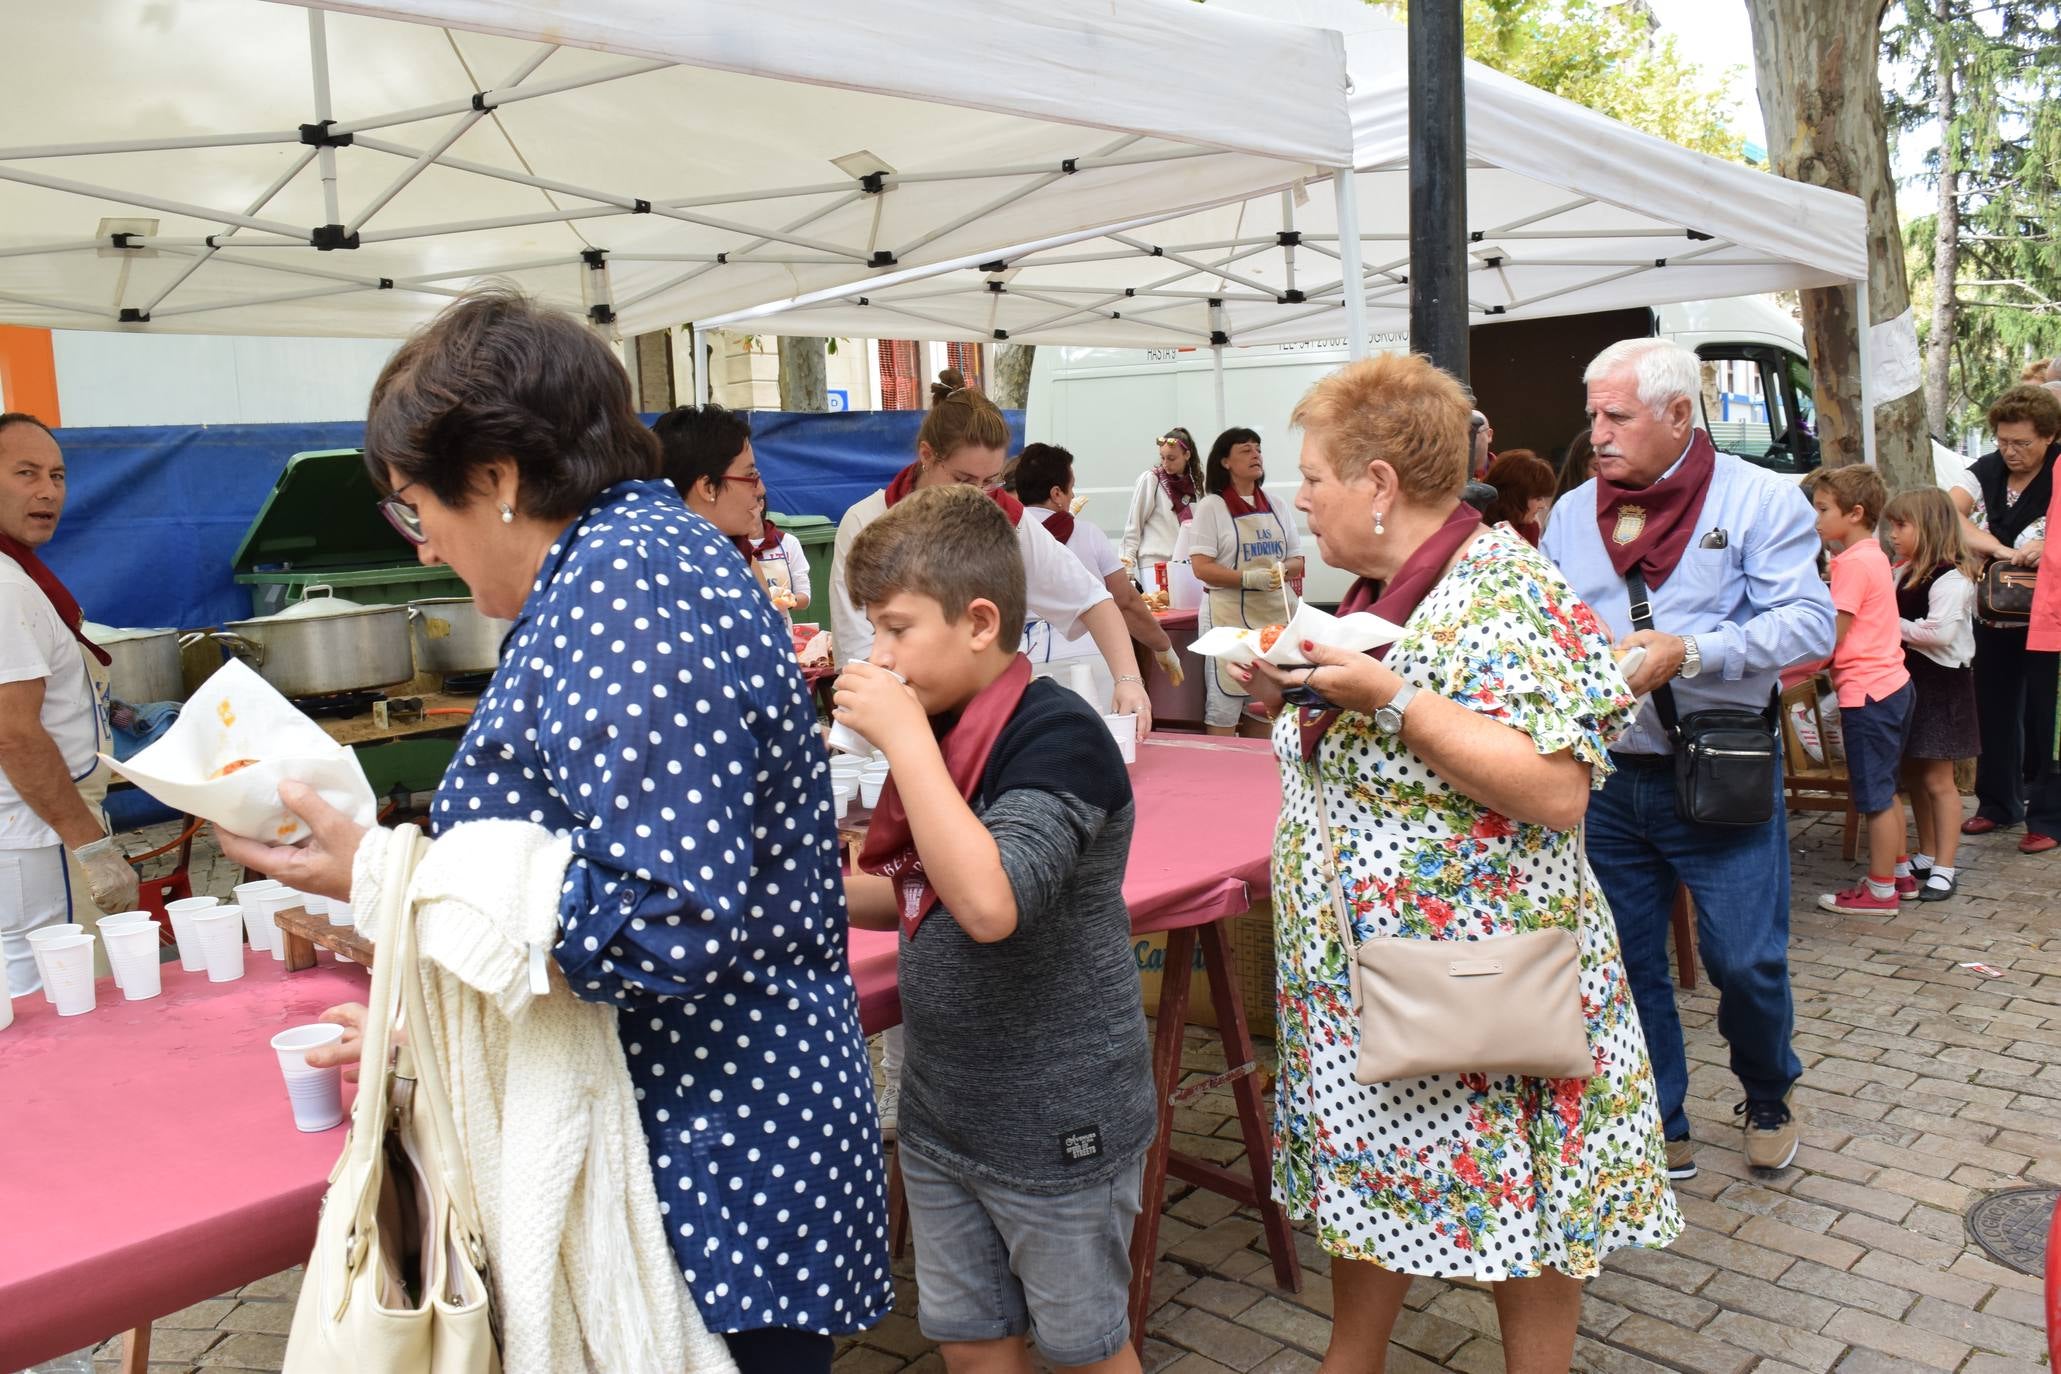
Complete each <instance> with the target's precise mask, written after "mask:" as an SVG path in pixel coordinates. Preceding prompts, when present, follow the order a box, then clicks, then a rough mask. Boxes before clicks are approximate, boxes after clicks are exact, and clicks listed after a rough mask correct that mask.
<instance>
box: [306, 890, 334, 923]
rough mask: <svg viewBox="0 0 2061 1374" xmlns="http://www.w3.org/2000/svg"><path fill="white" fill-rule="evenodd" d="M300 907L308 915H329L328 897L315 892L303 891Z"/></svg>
mask: <svg viewBox="0 0 2061 1374" xmlns="http://www.w3.org/2000/svg"><path fill="white" fill-rule="evenodd" d="M301 909H302V910H303V911H305V912H307V913H308V914H309V915H310V916H321V917H325V918H326V917H327V916H328V915H329V899H328V898H327V897H324V896H321V895H319V894H317V893H313V892H303V893H302V894H301Z"/></svg>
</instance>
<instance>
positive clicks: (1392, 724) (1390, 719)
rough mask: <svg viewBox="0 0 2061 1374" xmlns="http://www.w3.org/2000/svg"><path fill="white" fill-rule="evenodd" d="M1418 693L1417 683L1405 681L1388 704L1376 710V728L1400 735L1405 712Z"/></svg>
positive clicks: (1388, 733) (1382, 731) (1386, 732)
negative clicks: (1411, 699)
mask: <svg viewBox="0 0 2061 1374" xmlns="http://www.w3.org/2000/svg"><path fill="white" fill-rule="evenodd" d="M1416 695H1417V686H1416V684H1415V683H1411V682H1405V683H1404V684H1403V685H1402V686H1401V687H1399V688H1397V689H1396V694H1395V695H1394V696H1392V697H1390V698H1389V699H1388V705H1386V706H1382V707H1378V708H1377V709H1376V710H1375V712H1374V728H1375V729H1376V730H1379V731H1380V732H1381V733H1382V734H1384V735H1400V734H1401V733H1402V732H1403V712H1405V711H1407V710H1409V709H1410V698H1412V697H1414V696H1416Z"/></svg>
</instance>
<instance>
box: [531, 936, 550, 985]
mask: <svg viewBox="0 0 2061 1374" xmlns="http://www.w3.org/2000/svg"><path fill="white" fill-rule="evenodd" d="M550 957H551V947H550V946H549V945H547V944H546V943H545V942H544V941H542V940H532V941H530V995H531V996H532V997H547V996H549V995H550V993H551V966H550V965H549V964H548V963H546V962H545V961H546V960H548V959H549V958H550Z"/></svg>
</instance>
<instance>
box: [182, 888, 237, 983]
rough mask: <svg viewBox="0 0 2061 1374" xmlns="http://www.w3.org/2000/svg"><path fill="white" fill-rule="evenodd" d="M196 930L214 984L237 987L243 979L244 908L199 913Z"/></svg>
mask: <svg viewBox="0 0 2061 1374" xmlns="http://www.w3.org/2000/svg"><path fill="white" fill-rule="evenodd" d="M193 928H194V933H195V934H196V935H197V936H198V937H199V943H200V948H201V952H202V954H203V956H204V958H205V962H204V963H203V965H202V967H204V968H205V969H206V970H207V974H208V981H209V982H210V983H233V982H235V981H236V980H237V979H239V978H241V977H243V908H241V907H234V906H218V907H215V908H214V909H213V910H211V911H200V912H195V913H194V915H193Z"/></svg>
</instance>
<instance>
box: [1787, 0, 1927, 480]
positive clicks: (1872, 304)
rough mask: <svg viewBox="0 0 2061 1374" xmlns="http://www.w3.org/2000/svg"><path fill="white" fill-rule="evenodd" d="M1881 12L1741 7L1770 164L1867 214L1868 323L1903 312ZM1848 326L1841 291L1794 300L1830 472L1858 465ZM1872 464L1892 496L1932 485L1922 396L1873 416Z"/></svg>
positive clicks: (1849, 6)
mask: <svg viewBox="0 0 2061 1374" xmlns="http://www.w3.org/2000/svg"><path fill="white" fill-rule="evenodd" d="M1883 7H1884V5H1883V0H1876V3H1872V4H1868V5H1867V6H1865V7H1861V6H1857V5H1855V4H1854V3H1853V0H1746V11H1747V15H1748V17H1749V18H1750V20H1751V22H1752V25H1753V65H1754V75H1755V79H1756V83H1757V84H1758V86H1759V88H1760V108H1761V115H1762V117H1763V118H1764V119H1765V120H1766V122H1767V130H1768V151H1769V156H1770V159H1771V161H1772V162H1773V163H1774V167H1775V170H1776V171H1777V172H1779V173H1781V174H1782V175H1783V176H1786V177H1790V178H1792V179H1794V180H1796V181H1803V182H1808V183H1810V184H1812V185H1816V186H1829V187H1831V188H1832V189H1833V190H1835V191H1845V192H1847V193H1848V194H1850V195H1855V196H1859V197H1860V198H1861V200H1862V201H1863V202H1865V203H1866V205H1867V209H1868V261H1869V264H1870V268H1871V270H1870V273H1869V278H1868V284H1867V301H1868V316H1869V318H1870V319H1872V320H1877V321H1882V320H1891V319H1894V318H1896V317H1897V316H1899V315H1902V314H1903V313H1904V312H1905V311H1906V310H1908V309H1910V305H1911V296H1910V285H1909V283H1908V282H1907V281H1906V280H1905V277H1904V253H1903V237H1902V234H1901V233H1900V232H1899V230H1898V228H1897V219H1896V183H1895V181H1894V180H1893V179H1892V178H1891V176H1890V172H1889V130H1888V126H1887V122H1886V121H1885V120H1884V118H1883V113H1882V82H1881V77H1880V73H1879V72H1878V70H1877V65H1878V63H1879V61H1880V51H1881V42H1882V10H1883ZM1857 9H1858V10H1859V13H1856V12H1855V11H1856V10H1857ZM1858 324H1859V321H1858V320H1856V319H1855V317H1854V306H1853V293H1852V292H1850V291H1848V290H1847V289H1846V288H1844V287H1827V288H1821V289H1818V290H1813V291H1806V292H1804V293H1803V332H1804V337H1805V339H1806V341H1807V342H1808V344H1809V346H1810V355H1811V370H1812V373H1813V375H1814V377H1815V382H1816V385H1815V388H1814V390H1815V393H1816V400H1817V406H1818V438H1819V442H1820V445H1821V447H1822V451H1823V454H1824V461H1825V463H1826V464H1827V465H1828V466H1830V465H1835V464H1839V463H1857V462H1860V461H1862V460H1863V456H1864V455H1863V454H1862V452H1861V447H1862V443H1861V433H1862V431H1861V394H1860V392H1861V387H1860V373H1861V369H1860V334H1859V330H1858ZM1875 456H1876V462H1877V464H1878V465H1879V466H1880V467H1881V469H1882V476H1883V479H1884V480H1885V481H1887V482H1888V483H1889V485H1890V487H1891V488H1892V489H1894V488H1896V487H1900V486H1914V485H1919V484H1930V483H1931V482H1932V481H1933V480H1934V478H1933V472H1932V451H1931V446H1930V445H1929V444H1928V442H1927V441H1926V437H1925V396H1924V392H1923V389H1922V388H1920V389H1919V390H1917V391H1913V392H1912V393H1911V394H1910V395H1908V396H1904V397H1901V398H1899V399H1898V400H1895V401H1891V402H1889V403H1887V404H1885V405H1882V406H1880V407H1879V408H1878V409H1877V410H1876V412H1875Z"/></svg>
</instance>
